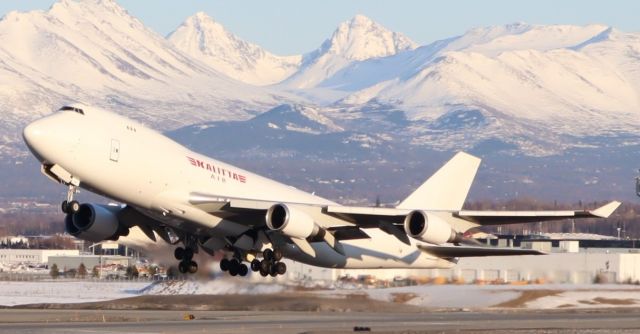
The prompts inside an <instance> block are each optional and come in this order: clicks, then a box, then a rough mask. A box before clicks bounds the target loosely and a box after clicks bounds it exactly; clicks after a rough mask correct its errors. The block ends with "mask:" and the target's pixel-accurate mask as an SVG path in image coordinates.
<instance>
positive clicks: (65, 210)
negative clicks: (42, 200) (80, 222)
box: [60, 200, 69, 213]
mask: <svg viewBox="0 0 640 334" xmlns="http://www.w3.org/2000/svg"><path fill="white" fill-rule="evenodd" d="M60 208H61V209H62V213H69V202H67V200H64V201H62V205H61V206H60Z"/></svg>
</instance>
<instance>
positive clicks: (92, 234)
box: [65, 203, 128, 242]
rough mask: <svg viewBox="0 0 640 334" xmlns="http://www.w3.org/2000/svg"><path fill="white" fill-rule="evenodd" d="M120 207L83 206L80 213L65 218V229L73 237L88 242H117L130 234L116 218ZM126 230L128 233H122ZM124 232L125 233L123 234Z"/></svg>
mask: <svg viewBox="0 0 640 334" xmlns="http://www.w3.org/2000/svg"><path fill="white" fill-rule="evenodd" d="M118 210H120V208H118V207H110V206H106V205H96V204H88V203H85V204H82V205H80V209H79V210H78V212H76V213H74V214H68V215H67V216H66V217H65V229H66V231H67V233H69V234H71V235H72V236H74V237H76V238H79V239H83V240H88V241H93V242H97V241H103V240H117V239H118V237H119V236H120V235H126V234H128V233H127V232H128V229H126V228H124V227H123V228H121V224H120V222H119V221H118V217H116V213H117V211H118ZM121 229H126V231H120V230H121ZM122 232H124V233H122Z"/></svg>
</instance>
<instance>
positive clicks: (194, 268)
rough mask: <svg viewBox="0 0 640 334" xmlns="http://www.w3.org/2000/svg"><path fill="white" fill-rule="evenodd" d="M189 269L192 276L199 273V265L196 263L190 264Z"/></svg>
mask: <svg viewBox="0 0 640 334" xmlns="http://www.w3.org/2000/svg"><path fill="white" fill-rule="evenodd" d="M188 269H189V273H190V274H195V273H196V272H197V271H198V264H197V263H196V261H191V262H189V266H188Z"/></svg>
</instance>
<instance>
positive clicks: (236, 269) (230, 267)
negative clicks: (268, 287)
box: [220, 258, 249, 276]
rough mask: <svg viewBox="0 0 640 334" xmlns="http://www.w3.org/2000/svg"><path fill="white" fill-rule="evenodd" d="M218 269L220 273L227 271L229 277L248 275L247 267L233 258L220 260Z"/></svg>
mask: <svg viewBox="0 0 640 334" xmlns="http://www.w3.org/2000/svg"><path fill="white" fill-rule="evenodd" d="M220 269H221V270H222V271H228V272H229V275H231V276H238V275H240V276H247V274H248V273H249V268H248V267H247V265H246V264H244V263H242V261H241V260H238V259H236V258H233V259H231V260H229V259H222V260H221V261H220Z"/></svg>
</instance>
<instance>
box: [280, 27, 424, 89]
mask: <svg viewBox="0 0 640 334" xmlns="http://www.w3.org/2000/svg"><path fill="white" fill-rule="evenodd" d="M416 46H417V45H416V44H415V43H414V42H413V41H411V40H410V39H409V38H407V37H406V36H404V35H403V34H401V33H397V32H392V31H389V30H388V29H386V28H385V27H383V26H382V25H380V24H378V23H376V22H374V21H372V20H371V19H369V18H368V17H366V16H363V15H356V16H354V17H353V19H351V20H350V21H347V22H343V23H341V24H340V26H338V28H337V29H336V30H335V31H334V33H333V35H332V36H331V38H329V39H327V40H326V41H325V42H324V43H322V45H321V46H320V48H318V49H317V50H315V51H313V52H311V53H308V54H306V55H304V56H303V58H302V64H301V66H300V69H299V70H298V71H297V72H296V73H295V74H293V75H292V76H291V77H290V78H288V79H287V80H286V81H285V82H284V83H283V84H284V85H285V86H287V87H291V88H297V89H304V88H313V87H314V86H316V85H317V84H319V83H321V82H322V81H323V80H325V79H326V78H328V77H331V76H332V75H333V74H334V73H336V72H338V71H340V70H341V69H342V68H344V67H346V66H348V65H349V64H353V63H354V62H358V61H363V60H367V59H373V58H382V57H388V56H393V55H395V54H398V53H401V52H403V51H408V50H412V49H414V48H415V47H416Z"/></svg>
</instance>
